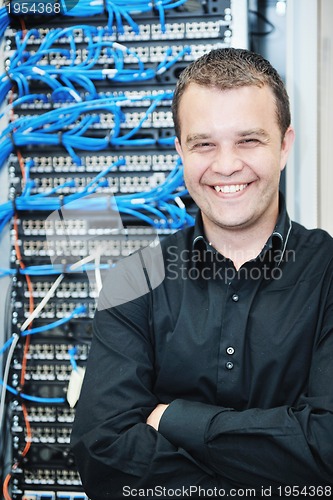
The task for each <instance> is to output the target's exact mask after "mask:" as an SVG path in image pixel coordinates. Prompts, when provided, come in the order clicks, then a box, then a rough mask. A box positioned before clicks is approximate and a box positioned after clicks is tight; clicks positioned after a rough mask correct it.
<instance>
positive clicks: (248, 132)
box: [237, 128, 269, 139]
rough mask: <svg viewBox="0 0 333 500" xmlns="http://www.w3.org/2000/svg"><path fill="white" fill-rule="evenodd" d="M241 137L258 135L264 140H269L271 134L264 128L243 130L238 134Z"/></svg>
mask: <svg viewBox="0 0 333 500" xmlns="http://www.w3.org/2000/svg"><path fill="white" fill-rule="evenodd" d="M237 135H238V136H239V137H248V136H249V135H257V136H260V137H263V138H267V139H268V138H269V134H268V133H267V132H266V130H264V129H263V128H253V129H249V130H242V131H240V132H238V133H237Z"/></svg>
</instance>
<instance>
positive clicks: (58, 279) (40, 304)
mask: <svg viewBox="0 0 333 500" xmlns="http://www.w3.org/2000/svg"><path fill="white" fill-rule="evenodd" d="M64 276H65V275H64V274H60V276H58V278H57V279H56V280H55V282H54V283H53V285H52V286H51V288H50V290H49V291H48V292H47V294H46V295H45V297H44V298H43V300H42V301H41V302H40V303H39V304H38V306H37V307H36V309H35V310H34V311H33V312H32V313H31V314H30V316H29V317H28V318H27V319H26V320H25V322H24V323H23V325H22V326H21V332H24V330H26V329H27V327H28V326H29V325H30V323H31V322H32V321H33V320H34V319H35V318H36V316H37V314H39V313H40V311H41V310H42V309H43V308H44V306H45V305H46V304H47V302H48V301H49V300H50V298H51V297H53V294H54V292H55V291H56V289H57V288H58V286H59V285H60V283H61V281H62V280H63V278H64Z"/></svg>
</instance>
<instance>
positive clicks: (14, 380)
mask: <svg viewBox="0 0 333 500" xmlns="http://www.w3.org/2000/svg"><path fill="white" fill-rule="evenodd" d="M70 2H71V0H68V1H67V4H66V5H65V6H63V4H59V5H61V6H62V10H61V11H60V13H59V12H56V13H55V12H54V11H52V12H50V13H49V15H46V14H47V13H46V12H43V13H40V12H39V13H38V15H37V13H36V12H35V13H33V12H32V11H30V12H29V13H23V12H22V6H23V3H21V4H20V5H21V7H20V9H21V10H19V12H18V13H19V15H17V16H14V15H13V14H14V13H13V10H12V12H11V15H10V16H9V21H10V22H9V25H8V26H7V28H6V31H5V34H4V56H5V57H4V60H5V68H4V72H3V75H2V80H1V86H0V96H1V98H2V101H3V109H4V110H5V111H4V113H3V114H4V118H5V119H6V123H5V125H4V126H3V127H2V128H3V131H4V132H3V133H2V136H1V138H2V143H1V144H2V145H1V148H2V151H3V154H2V166H1V168H2V169H5V170H6V172H7V175H8V182H9V189H8V203H9V205H8V204H7V205H6V209H7V212H6V211H5V207H4V211H3V213H4V218H3V220H4V224H3V231H5V228H6V227H9V228H10V251H9V264H8V270H7V271H6V272H5V271H3V275H5V274H7V275H8V276H9V277H10V280H11V286H10V289H9V293H8V303H7V306H6V316H7V317H6V321H5V325H6V327H5V338H4V342H3V347H2V357H3V366H4V368H3V372H4V375H6V368H7V369H8V374H7V375H8V376H7V377H6V380H4V381H3V386H4V387H5V388H6V389H7V390H6V391H5V390H4V389H3V394H5V396H6V399H5V413H4V417H3V424H2V426H3V432H2V436H3V438H4V440H3V451H2V461H3V464H2V466H3V468H4V475H3V483H4V485H3V490H4V498H5V499H6V500H7V499H9V498H12V499H13V500H14V499H15V500H56V499H63V500H78V499H86V496H85V494H84V492H83V489H82V486H81V482H80V478H79V475H78V472H77V470H76V467H75V462H74V458H73V456H72V455H71V453H70V450H69V440H70V432H71V424H72V422H73V418H74V412H75V401H74V403H73V402H72V401H71V398H69V397H68V396H69V384H70V383H72V382H71V381H72V379H73V374H74V375H75V374H76V373H77V372H80V373H82V372H83V370H84V366H85V362H86V359H87V356H88V352H89V344H90V340H91V335H92V328H91V320H92V317H93V314H94V310H95V307H96V298H97V296H98V290H99V288H100V286H99V285H100V283H99V280H102V279H103V273H104V272H107V269H109V268H110V266H112V265H113V263H114V262H117V260H119V259H123V258H126V257H128V256H129V255H130V254H131V253H132V252H133V251H136V250H137V249H139V248H142V247H145V246H147V245H149V243H150V242H151V241H152V240H153V239H154V237H155V235H156V234H158V235H159V237H163V236H164V235H166V234H169V233H170V232H173V231H175V230H177V229H179V228H181V227H184V226H185V225H187V224H191V223H192V222H193V216H194V214H195V206H194V204H193V202H192V200H191V199H190V198H189V196H188V195H187V194H186V190H185V188H184V185H183V181H182V175H181V165H180V164H179V158H178V156H177V155H176V152H175V150H174V147H173V136H174V131H173V123H172V116H171V110H170V103H171V98H172V91H173V88H174V85H175V83H176V81H177V78H178V75H179V73H180V72H181V71H182V69H183V68H184V67H185V65H186V64H188V63H189V62H190V61H192V60H194V59H196V58H197V57H199V56H200V55H201V54H203V53H205V52H208V51H209V50H210V49H211V48H215V47H228V46H243V47H246V46H247V37H248V34H247V2H246V1H243V0H241V1H240V0H238V1H234V2H232V1H230V0H204V1H199V0H187V1H184V0H183V1H178V2H177V1H175V2H173V4H174V5H173V4H172V2H171V1H170V0H165V5H164V7H165V8H163V5H162V6H161V4H163V2H156V5H155V4H152V8H149V9H148V7H147V8H143V4H144V2H136V3H137V7H138V4H140V6H141V9H142V11H141V12H140V8H136V9H134V8H133V9H132V10H131V5H132V4H133V2H130V1H129V2H128V10H127V11H126V9H124V8H122V9H120V7H119V8H117V4H118V3H119V4H121V2H113V3H112V2H104V3H103V2H101V3H100V4H98V7H96V12H93V11H92V7H91V6H90V10H87V5H86V2H84V1H83V0H78V1H76V2H74V1H73V2H72V3H70ZM95 4H96V2H95ZM168 4H169V5H168ZM9 5H10V6H11V7H12V9H14V5H15V3H14V2H11V4H9ZM29 5H32V3H31V4H29ZM43 5H45V7H44V8H45V9H46V6H47V5H49V4H48V3H47V2H44V3H43ZM54 5H56V4H53V6H54ZM57 5H58V4H57ZM147 6H148V3H147ZM65 7H67V11H66V9H65ZM167 7H170V8H167ZM7 13H8V6H7ZM32 14H35V15H32ZM55 14H56V15H55ZM74 14H75V15H74ZM4 106H5V107H4ZM78 193H81V195H80V196H79V198H78V200H79V201H77V202H76V209H75V210H73V211H72V212H71V211H68V212H66V213H65V215H64V217H62V218H61V217H60V218H59V217H58V215H59V213H60V214H61V213H63V212H62V211H63V209H64V208H65V207H66V204H67V203H68V200H69V199H71V200H72V199H73V200H74V199H75V196H76V195H77V194H78ZM150 193H152V196H151V197H154V195H156V200H155V202H153V203H152V201H151V197H149V194H150ZM165 193H167V194H168V196H169V197H168V196H167V197H165V196H164V195H165ZM159 196H161V199H159ZM163 196H164V197H163ZM70 197H72V198H70ZM111 199H112V200H114V199H116V200H117V201H118V205H117V206H119V207H120V209H119V211H120V215H121V217H122V224H123V225H122V227H121V228H120V229H119V231H118V232H117V231H115V230H114V226H112V224H111V225H110V213H111V212H110V210H109V208H110V201H109V202H108V200H111ZM133 199H134V203H133ZM80 200H81V201H80ZM96 200H97V201H96ZM138 200H139V201H138ZM140 200H141V201H140ZM162 201H163V203H162ZM90 202H91V204H90ZM77 203H79V204H80V203H81V206H80V207H79V208H77V207H78V205H77ZM94 203H97V209H96V206H95V205H94ZM103 203H106V205H104V204H103ZM108 203H109V204H108ZM8 207H9V208H8ZM54 213H56V214H58V215H57V216H56V217H55V219H52V214H54ZM6 216H7V219H6ZM5 222H6V225H5ZM124 228H125V233H126V234H125V235H124ZM99 248H103V251H102V252H101V253H100V254H99V260H98V262H97V261H96V260H93V261H91V260H90V261H89V260H87V258H88V257H89V256H91V255H94V252H95V254H96V249H99ZM84 259H86V260H87V262H86V264H85V267H84V265H82V266H81V267H76V268H75V266H74V269H73V264H75V263H78V262H83V261H84ZM89 266H90V267H89ZM96 268H98V272H96ZM60 278H61V279H60ZM57 280H58V281H57ZM52 288H53V292H52V293H50V290H51V291H52ZM46 299H47V300H46ZM43 302H45V305H43ZM36 308H37V309H38V308H39V309H40V310H39V312H38V314H37V315H36V317H35V318H34V319H33V321H30V319H31V317H32V313H33V311H35V310H36ZM3 378H4V379H5V376H4V377H3ZM74 378H75V377H74ZM71 395H72V394H71ZM74 400H75V395H74ZM6 440H7V441H6ZM9 464H10V465H9Z"/></svg>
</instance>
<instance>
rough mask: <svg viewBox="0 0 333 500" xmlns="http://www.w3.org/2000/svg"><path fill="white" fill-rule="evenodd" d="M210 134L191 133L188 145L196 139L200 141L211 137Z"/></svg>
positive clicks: (187, 140)
mask: <svg viewBox="0 0 333 500" xmlns="http://www.w3.org/2000/svg"><path fill="white" fill-rule="evenodd" d="M209 138H210V136H209V135H208V134H189V135H188V136H187V137H186V141H185V142H186V144H187V145H190V144H192V143H193V142H195V141H198V140H206V139H209Z"/></svg>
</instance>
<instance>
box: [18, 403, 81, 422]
mask: <svg viewBox="0 0 333 500" xmlns="http://www.w3.org/2000/svg"><path fill="white" fill-rule="evenodd" d="M11 413H12V418H13V420H14V419H15V418H18V419H22V407H21V405H20V403H19V402H18V401H17V400H14V401H13V402H12V403H11ZM28 419H29V422H30V424H31V425H34V424H45V425H52V426H53V425H59V424H62V425H64V424H66V425H69V426H70V425H71V424H72V422H73V419H74V409H73V408H69V407H67V406H64V405H61V406H60V405H52V406H50V405H47V404H43V405H36V404H31V403H30V404H29V412H28Z"/></svg>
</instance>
